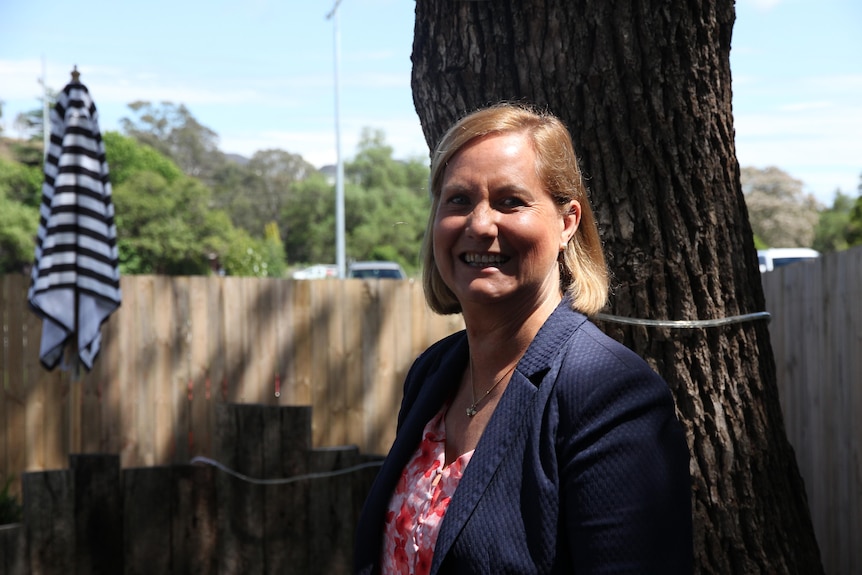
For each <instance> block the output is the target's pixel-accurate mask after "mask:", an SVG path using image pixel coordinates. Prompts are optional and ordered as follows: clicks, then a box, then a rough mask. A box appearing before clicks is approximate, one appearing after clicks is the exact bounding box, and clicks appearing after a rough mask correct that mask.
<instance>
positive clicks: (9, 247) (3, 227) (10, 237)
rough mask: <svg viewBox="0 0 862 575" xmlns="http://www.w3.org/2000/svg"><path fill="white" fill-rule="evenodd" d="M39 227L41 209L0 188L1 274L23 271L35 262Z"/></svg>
mask: <svg viewBox="0 0 862 575" xmlns="http://www.w3.org/2000/svg"><path fill="white" fill-rule="evenodd" d="M38 228H39V210H37V209H36V208H33V207H30V206H27V205H24V204H22V203H20V202H16V201H14V200H10V199H9V198H7V197H6V194H5V193H4V192H3V191H2V190H0V274H2V273H10V272H21V271H24V269H25V268H26V266H28V265H30V264H31V263H33V255H34V253H35V250H36V242H35V238H36V233H37V231H38Z"/></svg>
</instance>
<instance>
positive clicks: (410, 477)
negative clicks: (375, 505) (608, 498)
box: [381, 407, 473, 575]
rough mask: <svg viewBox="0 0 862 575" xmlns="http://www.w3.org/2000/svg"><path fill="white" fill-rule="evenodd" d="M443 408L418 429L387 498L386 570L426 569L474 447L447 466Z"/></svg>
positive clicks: (408, 574) (415, 573) (417, 572)
mask: <svg viewBox="0 0 862 575" xmlns="http://www.w3.org/2000/svg"><path fill="white" fill-rule="evenodd" d="M445 413H446V408H445V407H444V408H443V410H441V411H440V413H438V414H437V415H436V416H434V418H433V419H431V421H429V422H428V424H427V425H426V426H425V430H424V431H423V432H422V441H421V443H420V444H419V448H418V449H417V450H416V452H415V453H414V454H413V457H412V458H411V459H410V462H409V463H408V464H407V465H406V466H405V468H404V471H403V472H402V473H401V479H400V480H399V481H398V485H397V486H396V487H395V493H394V494H393V495H392V499H391V500H390V501H389V510H388V511H387V513H386V526H385V528H384V533H383V550H382V553H383V555H382V560H381V565H382V572H383V573H384V575H389V574H398V575H426V574H427V573H428V572H429V571H430V570H431V558H432V557H433V555H434V545H435V543H436V542H437V534H438V533H439V531H440V524H441V523H442V522H443V515H444V514H445V513H446V508H447V507H448V506H449V500H450V499H451V498H452V494H453V493H455V488H456V487H458V482H459V481H460V479H461V475H462V474H463V473H464V469H465V468H466V467H467V463H469V462H470V457H471V456H472V455H473V451H468V452H467V453H465V454H463V455H461V456H460V457H458V459H456V460H455V461H453V462H452V463H451V464H450V465H448V466H446V465H445V463H446V425H445V422H444V415H445Z"/></svg>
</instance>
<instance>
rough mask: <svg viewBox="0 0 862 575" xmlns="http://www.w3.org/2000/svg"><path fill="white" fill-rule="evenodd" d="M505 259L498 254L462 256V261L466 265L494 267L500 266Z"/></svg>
mask: <svg viewBox="0 0 862 575" xmlns="http://www.w3.org/2000/svg"><path fill="white" fill-rule="evenodd" d="M507 259H508V258H506V257H504V256H502V255H499V254H464V261H465V262H467V263H468V264H483V265H489V264H490V265H495V264H502V263H504V262H505V261H506V260H507Z"/></svg>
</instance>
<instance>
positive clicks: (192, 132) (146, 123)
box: [120, 101, 224, 184]
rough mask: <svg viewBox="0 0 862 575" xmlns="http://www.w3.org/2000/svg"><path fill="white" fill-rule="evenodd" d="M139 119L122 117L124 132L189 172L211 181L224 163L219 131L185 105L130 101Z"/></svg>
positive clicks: (184, 171) (130, 105) (186, 172)
mask: <svg viewBox="0 0 862 575" xmlns="http://www.w3.org/2000/svg"><path fill="white" fill-rule="evenodd" d="M129 109H131V110H132V111H133V112H134V113H135V114H137V118H136V119H130V118H123V119H122V120H120V122H121V124H122V126H123V131H124V132H125V134H126V135H127V136H130V137H132V138H134V139H136V140H138V141H139V142H141V143H142V144H146V145H148V146H151V147H153V148H155V149H156V150H158V151H159V152H161V153H162V154H164V155H165V156H167V157H168V158H170V159H171V160H173V162H174V163H176V164H177V166H179V167H180V169H181V170H182V171H183V173H185V174H186V175H189V176H192V177H195V178H199V179H200V180H202V181H203V182H204V183H207V184H210V183H211V180H212V174H213V173H214V172H215V171H216V170H217V168H218V166H219V165H221V164H222V163H223V162H224V154H223V153H222V152H221V151H220V150H219V149H218V134H216V133H215V132H214V131H213V130H211V129H210V128H207V127H206V126H204V125H202V124H201V123H200V122H198V121H197V120H196V119H195V117H194V116H193V115H192V114H191V112H189V110H188V108H186V107H185V106H184V105H183V104H179V105H176V104H174V103H172V102H162V103H161V105H160V106H155V105H153V104H152V103H150V102H146V101H137V102H132V103H131V104H129Z"/></svg>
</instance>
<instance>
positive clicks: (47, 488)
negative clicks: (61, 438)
mask: <svg viewBox="0 0 862 575" xmlns="http://www.w3.org/2000/svg"><path fill="white" fill-rule="evenodd" d="M21 483H22V487H23V493H24V526H25V529H26V538H27V542H28V545H27V555H28V556H27V563H29V567H30V569H29V573H31V574H32V575H66V574H68V573H74V572H75V571H74V570H73V565H74V561H75V493H74V480H73V478H72V472H71V471H69V470H67V469H64V470H62V471H41V472H34V473H25V474H24V475H23V477H22V479H21Z"/></svg>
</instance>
